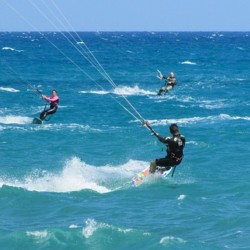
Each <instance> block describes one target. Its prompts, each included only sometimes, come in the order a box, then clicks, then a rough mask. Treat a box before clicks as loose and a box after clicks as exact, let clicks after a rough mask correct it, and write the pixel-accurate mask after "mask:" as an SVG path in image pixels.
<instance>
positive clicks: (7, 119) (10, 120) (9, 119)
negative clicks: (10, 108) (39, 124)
mask: <svg viewBox="0 0 250 250" xmlns="http://www.w3.org/2000/svg"><path fill="white" fill-rule="evenodd" d="M31 121H32V119H31V118H29V117H26V116H16V115H7V116H3V117H1V116H0V123H2V124H29V123H31Z"/></svg>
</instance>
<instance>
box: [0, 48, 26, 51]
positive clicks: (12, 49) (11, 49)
mask: <svg viewBox="0 0 250 250" xmlns="http://www.w3.org/2000/svg"><path fill="white" fill-rule="evenodd" d="M2 50H10V51H16V52H23V50H18V49H14V48H11V47H3V48H2Z"/></svg>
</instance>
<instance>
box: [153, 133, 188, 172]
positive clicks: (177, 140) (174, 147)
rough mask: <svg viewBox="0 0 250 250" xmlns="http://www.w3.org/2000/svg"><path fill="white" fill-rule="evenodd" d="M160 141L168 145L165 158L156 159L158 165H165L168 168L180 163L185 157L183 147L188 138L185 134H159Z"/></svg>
mask: <svg viewBox="0 0 250 250" xmlns="http://www.w3.org/2000/svg"><path fill="white" fill-rule="evenodd" d="M157 138H158V140H159V141H160V142H162V143H164V144H166V146H167V156H166V157H165V158H160V159H156V160H155V162H156V165H157V166H160V167H165V168H166V170H168V169H170V168H171V167H173V166H176V165H179V164H180V163H181V161H182V158H183V149H184V147H185V142H186V139H185V137H184V136H183V135H180V134H178V135H174V136H173V137H172V138H170V137H165V138H164V137H161V136H160V135H157Z"/></svg>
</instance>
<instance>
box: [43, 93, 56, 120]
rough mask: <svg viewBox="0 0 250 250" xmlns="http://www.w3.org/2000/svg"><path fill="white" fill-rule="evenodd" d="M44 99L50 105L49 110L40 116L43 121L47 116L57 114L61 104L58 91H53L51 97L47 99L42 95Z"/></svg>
mask: <svg viewBox="0 0 250 250" xmlns="http://www.w3.org/2000/svg"><path fill="white" fill-rule="evenodd" d="M42 98H43V99H44V100H45V101H47V102H49V103H50V107H49V109H45V110H44V111H43V112H42V113H41V114H40V119H41V120H42V121H43V120H44V119H45V118H46V116H47V115H52V114H54V113H56V111H57V108H58V103H59V97H58V96H57V92H56V90H53V91H52V95H51V97H47V96H45V95H42Z"/></svg>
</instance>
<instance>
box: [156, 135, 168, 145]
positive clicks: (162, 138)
mask: <svg viewBox="0 0 250 250" xmlns="http://www.w3.org/2000/svg"><path fill="white" fill-rule="evenodd" d="M156 137H157V138H158V140H159V141H160V142H162V143H164V144H167V143H168V142H169V140H170V138H169V137H162V136H161V135H160V134H156Z"/></svg>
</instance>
